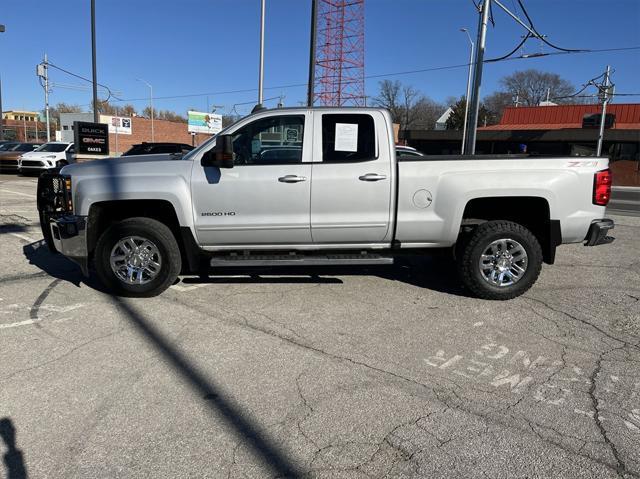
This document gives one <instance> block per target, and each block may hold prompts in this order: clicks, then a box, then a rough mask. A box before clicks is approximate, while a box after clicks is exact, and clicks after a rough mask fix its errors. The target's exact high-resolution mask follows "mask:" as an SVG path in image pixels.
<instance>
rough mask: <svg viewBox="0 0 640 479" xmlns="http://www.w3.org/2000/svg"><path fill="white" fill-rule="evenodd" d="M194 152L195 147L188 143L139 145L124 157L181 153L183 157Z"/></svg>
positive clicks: (134, 146)
mask: <svg viewBox="0 0 640 479" xmlns="http://www.w3.org/2000/svg"><path fill="white" fill-rule="evenodd" d="M191 150H193V146H191V145H187V144H186V143H146V142H145V143H139V144H137V145H133V146H132V147H131V148H130V149H129V150H128V151H125V152H124V153H123V154H122V156H134V155H158V154H161V153H180V154H182V155H184V154H186V153H188V152H190V151H191Z"/></svg>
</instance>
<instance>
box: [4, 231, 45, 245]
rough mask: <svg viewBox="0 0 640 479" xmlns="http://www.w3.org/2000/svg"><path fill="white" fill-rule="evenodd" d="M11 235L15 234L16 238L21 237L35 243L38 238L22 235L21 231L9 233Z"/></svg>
mask: <svg viewBox="0 0 640 479" xmlns="http://www.w3.org/2000/svg"><path fill="white" fill-rule="evenodd" d="M9 234H10V235H11V236H15V237H16V238H20V239H21V240H23V241H26V242H27V243H35V242H36V241H38V240H34V239H33V238H30V237H28V236H25V235H21V234H20V233H9Z"/></svg>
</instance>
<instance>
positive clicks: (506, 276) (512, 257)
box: [480, 238, 528, 287]
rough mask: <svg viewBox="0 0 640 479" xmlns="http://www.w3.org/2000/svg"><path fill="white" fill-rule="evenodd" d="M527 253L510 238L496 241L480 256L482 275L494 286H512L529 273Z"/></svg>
mask: <svg viewBox="0 0 640 479" xmlns="http://www.w3.org/2000/svg"><path fill="white" fill-rule="evenodd" d="M527 264H528V260H527V252H526V251H525V249H524V247H523V246H522V245H521V244H520V243H518V242H517V241H515V240H513V239H510V238H503V239H499V240H495V241H494V242H492V243H491V244H489V245H488V246H487V247H486V248H485V250H484V252H483V253H482V254H481V255H480V273H481V274H482V277H483V278H484V280H485V281H486V282H487V283H489V284H491V285H492V286H498V287H505V286H511V285H512V284H515V283H517V282H518V281H520V280H521V279H522V277H523V276H524V274H525V272H526V271H527Z"/></svg>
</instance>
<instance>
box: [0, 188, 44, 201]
mask: <svg viewBox="0 0 640 479" xmlns="http://www.w3.org/2000/svg"><path fill="white" fill-rule="evenodd" d="M0 191H4V192H5V193H11V194H14V195H20V196H26V197H27V198H33V199H34V200H35V199H36V198H37V196H36V195H29V194H27V193H20V192H19V191H12V190H5V189H4V188H2V189H0Z"/></svg>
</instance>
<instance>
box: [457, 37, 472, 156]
mask: <svg viewBox="0 0 640 479" xmlns="http://www.w3.org/2000/svg"><path fill="white" fill-rule="evenodd" d="M460 31H461V32H465V33H466V34H467V37H468V38H469V44H470V45H471V48H470V50H469V74H468V75H467V94H466V96H465V98H464V103H465V105H464V124H463V126H462V146H461V148H460V152H461V153H463V154H464V146H465V143H466V139H467V120H468V118H469V95H470V92H471V75H472V74H473V47H474V44H473V40H471V35H469V30H467V29H466V28H461V29H460Z"/></svg>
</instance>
